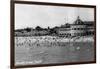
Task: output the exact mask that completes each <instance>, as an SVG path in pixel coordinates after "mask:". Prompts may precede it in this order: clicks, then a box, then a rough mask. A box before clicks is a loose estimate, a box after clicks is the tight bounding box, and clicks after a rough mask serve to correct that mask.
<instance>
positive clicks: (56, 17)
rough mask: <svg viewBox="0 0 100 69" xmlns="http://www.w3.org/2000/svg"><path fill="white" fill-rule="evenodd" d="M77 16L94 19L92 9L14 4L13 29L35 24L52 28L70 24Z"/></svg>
mask: <svg viewBox="0 0 100 69" xmlns="http://www.w3.org/2000/svg"><path fill="white" fill-rule="evenodd" d="M77 16H80V19H81V20H83V21H94V9H93V8H78V7H62V6H61V7H60V6H46V5H29V4H15V29H23V28H27V27H32V28H35V27H36V26H40V27H42V28H47V27H48V26H49V27H50V28H52V27H55V26H60V25H63V24H65V23H70V24H72V23H74V21H75V20H76V19H77Z"/></svg>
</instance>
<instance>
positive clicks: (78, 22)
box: [74, 16, 84, 24]
mask: <svg viewBox="0 0 100 69" xmlns="http://www.w3.org/2000/svg"><path fill="white" fill-rule="evenodd" d="M74 24H84V22H83V21H82V20H81V19H80V17H79V16H78V17H77V20H76V21H75V22H74Z"/></svg>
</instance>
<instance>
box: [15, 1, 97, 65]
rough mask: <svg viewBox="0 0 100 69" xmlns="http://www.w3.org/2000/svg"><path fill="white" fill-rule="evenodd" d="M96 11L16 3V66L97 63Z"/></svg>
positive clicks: (90, 8) (75, 7) (74, 7)
mask: <svg viewBox="0 0 100 69" xmlns="http://www.w3.org/2000/svg"><path fill="white" fill-rule="evenodd" d="M95 59H96V58H95V8H94V7H88V6H87V7H83V6H82V7H81V6H80V7H79V6H74V5H73V6H70V5H68V6H58V5H57V6H56V5H52V4H51V5H50V4H49V5H47V4H45V5H43V4H40V3H39V4H38V3H33V4H26V3H25V4H21V3H14V64H15V66H23V65H45V64H68V63H80V64H81V63H82V62H83V63H84V62H95Z"/></svg>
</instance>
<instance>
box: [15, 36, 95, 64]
mask: <svg viewBox="0 0 100 69" xmlns="http://www.w3.org/2000/svg"><path fill="white" fill-rule="evenodd" d="M64 39H67V38H64ZM64 39H61V38H59V39H53V38H51V39H49V38H40V37H15V65H31V64H32V65H36V64H53V63H71V62H85V61H93V60H94V42H93V41H88V42H82V41H80V42H79V41H78V42H76V41H73V42H71V41H68V39H67V41H63V40H64Z"/></svg>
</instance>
